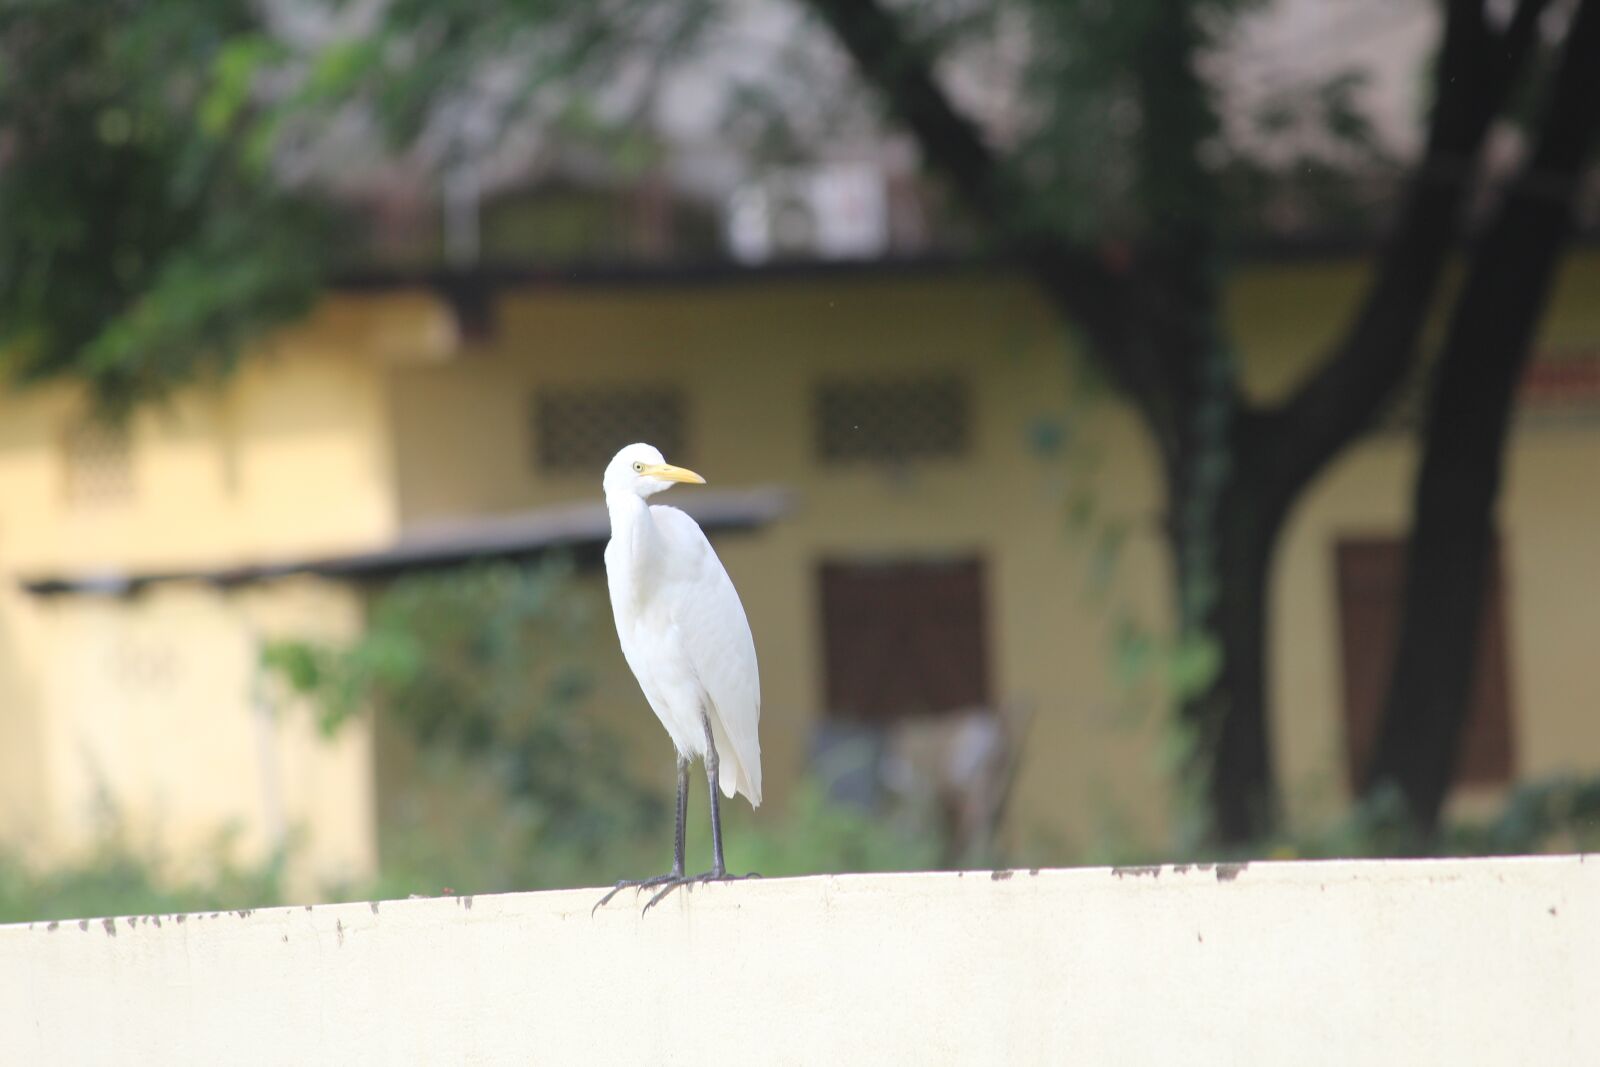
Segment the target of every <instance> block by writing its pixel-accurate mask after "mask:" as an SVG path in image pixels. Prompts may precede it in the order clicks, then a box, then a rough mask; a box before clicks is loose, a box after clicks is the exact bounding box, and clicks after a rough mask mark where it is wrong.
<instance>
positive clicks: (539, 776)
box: [262, 559, 658, 841]
mask: <svg viewBox="0 0 1600 1067" xmlns="http://www.w3.org/2000/svg"><path fill="white" fill-rule="evenodd" d="M594 616H595V611H594V605H593V604H592V602H591V599H590V598H589V597H587V596H585V595H583V593H582V592H581V591H580V590H578V589H577V588H576V587H575V585H574V582H573V576H572V566H571V564H570V562H568V561H565V560H558V559H553V560H550V561H546V562H544V563H540V564H533V565H517V564H511V563H492V564H476V565H469V566H466V567H462V568H455V569H449V570H443V571H437V572H425V573H418V574H411V575H407V576H404V577H401V578H399V579H397V580H396V581H395V582H393V583H392V584H391V585H389V586H388V587H387V588H385V589H383V590H382V591H381V592H379V593H378V594H377V595H376V596H375V598H374V599H373V602H372V604H371V611H370V615H369V620H368V626H367V629H366V632H365V633H364V634H363V635H362V637H361V638H360V639H359V640H357V641H355V642H353V643H351V644H349V645H344V646H334V645H326V644H316V643H312V642H304V641H280V642H275V643H272V644H269V645H268V646H267V647H266V649H265V650H264V652H263V657H262V663H263V667H264V668H265V669H266V670H267V671H268V672H269V674H271V675H273V676H275V677H277V678H280V679H281V680H282V681H283V682H285V683H286V684H287V685H288V686H289V688H290V689H291V690H292V691H294V692H297V693H299V694H301V695H303V696H305V697H308V698H309V699H310V700H311V702H312V704H313V706H314V707H315V708H316V709H317V710H318V714H319V721H320V722H321V724H322V726H323V728H324V730H327V731H330V732H331V731H333V730H336V729H337V728H338V727H339V724H340V723H342V722H344V721H345V720H346V719H348V718H349V717H350V716H351V715H353V714H356V713H358V712H360V711H362V710H363V709H365V708H368V707H373V708H376V709H378V711H379V713H380V714H381V715H382V716H384V717H385V719H386V721H387V723H388V724H389V725H391V726H393V727H397V728H399V729H400V730H402V731H404V732H406V733H408V734H409V735H410V736H411V737H413V738H414V739H415V740H416V742H417V743H418V744H420V745H422V746H424V747H434V748H439V749H443V750H447V751H450V752H454V753H456V754H458V755H459V756H460V757H462V758H464V759H466V760H468V761H470V762H471V763H472V765H474V766H476V767H477V768H478V769H479V771H480V773H482V772H488V773H489V774H490V775H491V776H492V777H493V779H494V781H495V782H496V783H498V785H499V787H500V788H501V789H503V791H504V793H505V795H506V796H507V797H508V798H511V799H512V800H514V801H516V802H517V803H521V804H525V805H529V806H530V810H529V811H528V812H526V813H525V816H526V818H525V821H526V822H527V824H528V826H529V828H530V834H531V836H532V837H533V838H534V839H535V840H536V841H544V840H548V839H550V838H552V837H562V836H567V837H572V838H575V839H578V840H589V839H592V838H594V837H597V836H602V835H605V834H610V833H616V832H618V831H619V830H622V831H625V830H626V829H627V828H628V827H630V826H633V825H637V824H638V822H639V821H640V820H641V819H644V818H648V817H649V815H650V814H651V813H652V812H653V811H654V809H655V808H656V807H657V806H658V804H657V801H656V799H655V797H654V795H653V794H652V792H651V791H649V790H645V789H641V788H637V787H635V786H633V785H632V784H631V783H630V782H629V780H628V777H627V775H626V774H625V773H624V768H623V762H622V748H621V745H620V744H619V743H618V742H617V740H616V738H614V737H613V736H611V734H610V733H609V732H608V731H606V730H605V729H604V728H603V727H602V726H601V724H600V723H599V722H598V721H597V720H596V719H595V718H594V716H592V715H587V714H584V710H585V709H584V706H583V705H584V697H585V696H586V694H587V692H588V689H589V686H590V677H591V671H590V670H589V668H588V666H587V663H588V657H589V651H588V650H589V649H590V648H591V647H592V643H593V641H594V639H595V634H594V628H593V622H594Z"/></svg>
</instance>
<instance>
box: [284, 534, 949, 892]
mask: <svg viewBox="0 0 1600 1067" xmlns="http://www.w3.org/2000/svg"><path fill="white" fill-rule="evenodd" d="M585 594H586V591H585V590H583V589H582V588H580V587H578V585H577V584H576V582H575V580H574V576H573V573H572V567H571V565H570V563H567V562H565V561H560V560H553V561H549V562H545V563H542V564H536V565H527V566H521V565H514V564H505V563H501V564H488V565H473V566H468V567H463V568H459V569H452V570H446V571H439V572H434V573H424V574H416V575H410V576H406V577H402V578H400V579H398V580H397V581H395V582H394V583H393V584H392V585H390V586H389V587H387V588H386V589H384V590H383V591H381V592H379V593H378V594H377V595H376V596H375V598H374V600H373V602H372V606H371V612H370V619H369V624H368V627H367V630H366V633H365V634H364V635H363V636H362V637H361V638H360V639H359V640H357V641H355V642H353V643H351V644H348V645H343V646H332V645H326V644H316V643H311V642H304V641H280V642H276V643H274V644H272V645H269V646H268V647H267V649H266V650H265V652H264V654H263V666H264V668H265V669H266V670H267V672H268V673H269V675H270V676H272V677H274V678H277V679H279V680H281V682H283V683H284V684H285V685H286V686H287V687H288V688H289V689H290V690H292V691H294V692H296V693H298V694H301V695H302V696H305V697H307V698H309V700H310V702H311V704H312V706H313V707H314V708H315V709H316V710H317V714H318V716H319V721H320V722H321V723H322V725H323V728H324V729H325V730H328V731H330V732H331V731H333V730H337V729H338V728H339V726H340V724H342V723H343V722H345V721H347V720H348V719H349V718H350V716H352V715H356V714H361V713H362V712H363V711H364V710H365V709H368V708H372V709H375V710H376V712H377V714H378V715H379V716H380V722H379V729H380V732H382V731H399V733H400V734H402V735H403V736H404V738H406V739H407V740H406V741H405V743H404V744H403V745H402V746H401V747H402V748H403V749H405V750H407V751H409V752H410V753H411V755H410V758H408V759H406V760H405V761H403V762H404V765H403V766H400V767H399V768H398V769H397V773H396V774H395V779H396V780H393V781H388V782H385V783H384V788H383V790H382V792H383V796H382V810H381V821H382V828H381V831H380V833H381V841H380V852H381V855H382V857H383V867H384V872H383V877H382V880H381V883H380V885H379V886H378V887H377V888H376V890H373V889H371V888H370V887H367V888H364V889H363V892H373V891H376V892H378V893H380V894H383V895H407V894H410V893H413V892H421V893H438V892H441V891H443V890H444V889H447V888H448V889H451V890H453V891H455V892H475V893H482V892H492V891H504V890H513V889H543V888H556V887H562V886H573V885H600V884H604V883H607V882H612V881H615V880H616V879H617V878H620V877H623V876H625V875H638V874H640V873H659V870H661V869H665V867H666V860H667V859H668V858H669V857H670V850H671V843H672V827H671V821H670V811H669V805H668V804H667V803H666V790H665V789H662V788H658V787H656V786H654V785H653V784H649V783H643V782H640V781H639V780H638V776H637V774H636V772H635V770H634V768H633V766H632V765H631V764H630V763H629V761H628V760H627V758H626V756H625V753H624V746H623V744H622V742H621V740H620V739H619V738H618V737H616V736H615V735H614V734H612V733H611V732H610V731H608V730H606V729H605V728H604V727H603V726H602V725H601V724H600V723H599V722H598V721H597V719H596V717H595V715H594V714H593V708H592V707H590V706H589V702H588V701H587V699H586V698H587V696H588V693H589V689H590V677H591V670H592V668H591V667H590V666H589V662H590V661H589V652H588V649H590V648H591V647H592V646H593V643H594V642H595V641H597V640H600V639H601V634H600V633H599V632H598V629H599V628H598V627H597V626H596V625H595V624H596V619H595V615H596V611H595V605H594V604H593V603H592V602H591V598H590V597H588V596H586V595H585ZM606 636H607V637H609V635H606ZM638 704H639V708H638V713H639V714H640V715H641V716H647V715H648V710H647V708H646V706H645V704H644V702H643V699H642V698H640V699H639V700H638ZM650 729H654V727H653V725H652V726H651V727H650ZM660 755H661V760H660V765H661V767H662V768H663V770H670V769H671V765H672V764H671V759H670V749H669V748H668V746H667V745H666V744H665V743H664V742H663V743H662V745H661V747H660ZM697 779H698V775H697ZM696 784H697V786H699V782H698V780H697V782H696ZM703 793H704V788H703V786H699V787H698V788H696V790H695V793H694V797H693V803H692V804H691V811H692V812H693V814H692V815H691V819H692V820H696V821H695V822H694V825H693V827H692V828H691V833H690V842H691V849H690V854H691V857H693V859H694V860H695V861H698V862H701V863H703V865H704V866H709V865H710V851H709V841H708V839H707V837H708V835H707V834H705V833H703V832H701V828H702V827H704V826H705V825H706V819H705V815H704V813H703V810H700V809H701V808H702V805H703V803H704V798H703ZM724 810H725V817H726V830H727V839H728V847H729V851H730V857H731V858H733V859H735V860H736V862H738V863H739V864H740V865H742V866H745V867H753V868H754V869H756V870H761V871H763V873H771V874H796V873H810V872H816V871H826V870H875V869H893V868H898V867H918V866H922V865H924V864H925V863H928V862H931V861H932V860H934V859H935V858H936V856H937V841H936V839H935V838H930V837H927V836H923V835H919V834H916V833H914V832H912V833H908V832H904V831H901V830H898V829H895V828H891V827H888V826H884V825H882V824H880V823H877V822H875V821H873V820H871V819H869V818H867V817H866V816H864V815H860V814H857V813H855V812H852V811H848V810H845V809H841V808H838V807H836V806H832V805H829V804H827V803H825V802H824V800H823V799H822V797H821V794H820V792H818V791H816V790H814V789H810V788H808V789H805V790H802V791H801V792H800V794H799V795H798V796H797V797H796V798H794V801H793V803H792V804H791V806H790V808H789V810H788V812H787V813H786V815H785V816H784V817H783V818H782V820H781V821H780V822H777V823H775V822H774V820H773V817H772V816H771V815H770V814H767V813H763V814H761V815H759V816H758V815H754V814H753V813H751V812H749V811H748V810H747V808H746V806H745V805H744V804H743V803H742V802H738V803H730V804H728V805H727V806H726V808H725V809H724ZM356 888H358V887H347V889H346V891H347V892H348V891H352V890H354V889H356Z"/></svg>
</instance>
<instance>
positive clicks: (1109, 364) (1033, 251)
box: [810, 0, 1152, 402]
mask: <svg viewBox="0 0 1600 1067" xmlns="http://www.w3.org/2000/svg"><path fill="white" fill-rule="evenodd" d="M810 4H811V7H812V8H813V9H814V10H816V12H817V13H818V14H819V15H821V16H822V18H823V20H824V21H825V22H826V23H827V25H828V27H829V28H830V29H831V30H832V31H833V34H834V36H835V37H836V38H837V39H838V41H839V43H840V44H841V45H843V47H844V49H845V51H846V52H848V53H849V55H850V57H851V59H852V60H853V61H854V62H855V65H856V69H857V70H858V72H859V73H860V75H861V77H862V78H863V79H864V80H865V81H867V82H868V83H870V84H872V85H873V86H875V87H876V88H877V90H878V91H879V92H880V93H881V94H882V95H883V97H884V99H885V100H886V101H887V103H888V106H889V110H890V113H891V114H892V115H893V117H894V118H895V119H896V120H897V121H898V122H900V123H901V124H902V125H903V126H904V127H905V128H906V129H907V130H908V131H909V132H910V133H911V135H912V136H913V137H914V138H915V139H916V141H917V144H918V145H919V146H920V147H921V149H922V152H923V155H924V156H925V157H926V158H927V161H928V164H929V165H930V166H931V167H932V168H933V169H934V170H935V171H937V172H938V173H939V174H941V175H943V176H944V177H945V179H946V180H948V181H949V182H950V184H951V185H952V187H953V188H954V189H955V191H956V193H957V194H958V195H959V196H960V198H961V200H962V202H963V203H964V204H965V205H966V206H967V208H968V209H969V210H971V211H972V212H973V213H974V214H975V215H976V216H977V217H978V218H979V219H981V220H982V221H983V223H984V224H985V225H986V226H987V227H988V228H989V229H990V231H991V232H992V233H993V234H994V235H995V236H996V237H997V238H998V240H999V242H1000V244H1001V246H1002V247H1003V248H1004V249H1005V251H1007V252H1008V253H1010V254H1011V255H1014V256H1016V257H1017V258H1018V259H1019V260H1020V261H1021V262H1022V263H1023V265H1024V266H1025V267H1026V268H1027V269H1028V271H1029V272H1030V273H1031V274H1032V275H1033V276H1034V278H1035V279H1036V280H1037V281H1038V282H1039V283H1040V284H1041V285H1042V286H1043V287H1044V288H1045V289H1046V291H1047V292H1048V293H1049V295H1050V297H1051V299H1052V300H1053V301H1055V302H1056V303H1057V305H1058V306H1059V307H1061V308H1062V309H1063V310H1064V311H1065V312H1066V313H1067V314H1068V315H1069V316H1070V317H1071V318H1072V320H1073V321H1074V322H1075V323H1076V324H1077V325H1079V326H1080V327H1081V328H1082V329H1083V330H1084V332H1085V333H1086V334H1087V335H1088V336H1089V339H1090V342H1091V347H1092V348H1094V349H1095V351H1094V352H1092V353H1091V355H1092V356H1094V357H1096V358H1097V359H1099V360H1100V362H1101V363H1102V365H1103V366H1104V367H1105V368H1106V370H1107V372H1108V373H1110V374H1111V376H1112V378H1113V380H1114V381H1116V382H1117V384H1118V385H1119V386H1120V387H1121V388H1123V389H1124V390H1125V391H1126V392H1128V393H1130V394H1131V395H1132V396H1133V397H1134V399H1135V401H1136V402H1147V401H1148V399H1149V395H1150V391H1151V389H1152V383H1150V382H1148V381H1145V380H1143V379H1142V377H1141V376H1140V375H1138V374H1136V373H1134V372H1133V370H1132V368H1130V367H1129V366H1128V365H1127V362H1126V361H1125V360H1123V359H1120V358H1118V353H1120V351H1121V349H1122V348H1123V345H1122V344H1121V341H1120V337H1119V335H1120V325H1119V319H1120V317H1121V316H1120V314H1119V313H1118V311H1117V308H1118V307H1119V306H1120V305H1121V304H1122V302H1123V300H1124V296H1123V292H1124V290H1125V288H1126V285H1125V283H1124V282H1123V281H1122V279H1121V278H1120V277H1119V276H1118V275H1117V274H1116V273H1115V272H1113V271H1112V270H1110V269H1109V268H1108V267H1107V266H1106V264H1105V263H1104V262H1103V261H1102V259H1101V257H1100V256H1099V255H1098V254H1096V253H1095V252H1094V251H1093V250H1091V249H1088V248H1085V247H1083V246H1081V245H1078V244H1076V243H1074V242H1071V241H1068V240H1066V239H1064V238H1062V237H1059V236H1053V235H1052V236H1043V237H1041V236H1040V235H1038V234H1033V233H1029V232H1028V231H1027V229H1026V227H1025V226H1024V225H1023V224H1022V222H1021V219H1020V212H1019V211H1018V205H1019V202H1020V199H1021V196H1022V195H1023V191H1022V190H1020V189H1018V188H1017V187H1016V185H1015V183H1014V182H1013V181H1012V180H1011V178H1010V175H1009V172H1008V168H1007V167H1006V165H1005V164H1004V162H1003V161H1001V160H1000V159H998V158H996V156H995V155H994V153H993V152H992V151H991V150H990V149H989V146H988V145H987V144H986V143H984V140H983V136H982V133H981V132H980V131H979V129H978V127H977V126H976V125H975V124H974V123H973V122H972V121H971V120H970V119H969V118H967V116H965V115H963V114H961V112H959V111H958V110H957V109H956V108H955V106H954V104H953V103H952V102H951V101H950V98H949V96H948V95H947V94H946V93H945V91H944V90H943V88H941V87H940V85H939V83H938V81H937V80H936V78H935V77H934V73H933V66H934V64H933V57H931V56H929V55H927V54H926V53H925V52H924V50H923V49H922V48H921V47H919V46H918V45H917V44H916V43H915V42H913V41H912V40H911V39H910V38H909V37H908V36H907V35H906V34H905V32H904V31H903V30H902V28H901V27H900V25H899V24H898V22H897V21H896V19H895V16H894V15H893V13H892V12H890V11H889V10H888V9H886V8H885V7H884V6H883V5H882V4H881V3H880V2H879V0H810Z"/></svg>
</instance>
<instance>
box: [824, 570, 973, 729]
mask: <svg viewBox="0 0 1600 1067" xmlns="http://www.w3.org/2000/svg"><path fill="white" fill-rule="evenodd" d="M820 578H821V592H822V627H823V646H824V656H825V670H826V673H827V699H828V713H829V714H830V715H831V716H833V717H836V718H840V719H846V720H851V721H856V722H869V723H883V722H887V721H890V720H893V719H896V718H899V717H901V716H906V715H927V714H936V713H939V712H948V711H955V710H958V709H971V708H983V707H987V706H989V702H990V691H989V664H988V650H987V647H986V644H987V642H986V634H987V629H986V626H985V614H986V613H985V610H984V606H985V604H984V601H985V597H984V578H983V565H982V563H981V561H979V560H976V559H964V560H954V561H950V562H922V561H918V562H895V563H883V564H878V563H838V562H834V563H824V564H823V565H822V568H821V574H820Z"/></svg>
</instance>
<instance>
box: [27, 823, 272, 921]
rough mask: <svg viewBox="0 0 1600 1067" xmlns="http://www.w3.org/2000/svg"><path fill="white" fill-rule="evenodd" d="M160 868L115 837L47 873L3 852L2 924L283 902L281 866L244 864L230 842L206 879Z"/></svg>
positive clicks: (144, 850) (156, 860)
mask: <svg viewBox="0 0 1600 1067" xmlns="http://www.w3.org/2000/svg"><path fill="white" fill-rule="evenodd" d="M162 867H163V862H162V859H161V855H160V852H159V850H158V849H155V848H153V847H151V846H149V845H148V844H142V843H138V842H134V841H131V840H129V839H128V838H127V837H126V836H125V835H123V834H121V833H116V832H111V833H107V834H106V835H105V836H104V837H103V838H102V839H101V840H100V842H99V843H98V844H97V845H96V847H95V848H94V849H93V850H92V851H91V852H90V853H89V854H88V855H86V856H84V857H83V858H81V859H78V860H75V861H72V862H69V863H66V864H62V865H60V866H57V867H54V868H51V869H48V870H36V869H34V868H33V867H31V866H30V865H29V864H27V863H24V862H23V861H22V860H21V859H19V858H18V857H16V856H14V855H9V854H5V853H0V923H9V922H37V921H48V920H54V919H78V918H87V917H90V916H102V915H152V914H154V915H162V914H171V913H173V912H193V911H222V910H233V909H238V908H258V907H263V906H267V905H271V904H277V903H281V902H282V899H283V898H282V892H281V888H280V881H281V873H282V864H281V862H279V861H273V862H270V863H267V864H264V865H261V866H259V867H252V866H245V865H240V864H238V863H236V862H234V860H233V859H232V849H231V848H230V847H229V844H228V842H227V841H226V839H223V840H219V841H218V842H217V845H216V848H215V849H214V851H213V854H212V855H211V856H210V857H209V860H208V861H207V862H206V863H205V867H206V868H207V869H208V871H209V873H208V874H206V875H204V876H199V877H189V878H174V877H172V876H171V875H170V874H163V873H162V871H161V868H162Z"/></svg>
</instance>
